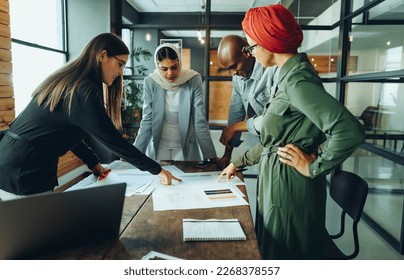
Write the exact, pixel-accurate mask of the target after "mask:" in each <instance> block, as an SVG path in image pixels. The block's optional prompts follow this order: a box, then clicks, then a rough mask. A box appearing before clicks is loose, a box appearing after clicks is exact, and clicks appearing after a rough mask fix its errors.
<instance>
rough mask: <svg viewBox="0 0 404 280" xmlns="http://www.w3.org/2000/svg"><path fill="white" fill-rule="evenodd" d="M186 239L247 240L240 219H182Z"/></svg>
mask: <svg viewBox="0 0 404 280" xmlns="http://www.w3.org/2000/svg"><path fill="white" fill-rule="evenodd" d="M182 226H183V236H184V241H234V240H246V239H247V238H246V236H245V234H244V231H243V229H242V228H241V225H240V222H239V220H238V219H207V220H197V219H182Z"/></svg>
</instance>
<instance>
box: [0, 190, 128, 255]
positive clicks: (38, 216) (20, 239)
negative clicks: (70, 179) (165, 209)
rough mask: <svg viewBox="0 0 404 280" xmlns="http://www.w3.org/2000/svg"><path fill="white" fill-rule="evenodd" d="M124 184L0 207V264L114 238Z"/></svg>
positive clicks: (16, 201) (29, 198) (40, 197)
mask: <svg viewBox="0 0 404 280" xmlns="http://www.w3.org/2000/svg"><path fill="white" fill-rule="evenodd" d="M125 189H126V183H119V184H112V185H105V186H98V187H92V188H86V189H81V190H74V191H69V192H61V193H48V194H43V195H37V196H30V197H26V198H21V199H16V200H9V201H4V202H0V259H31V258H38V257H41V256H45V255H46V254H51V253H55V252H58V251H60V250H63V249H69V248H72V247H75V246H79V245H84V244H88V243H93V242H97V241H101V240H106V239H115V238H118V236H119V228H120V223H121V217H122V208H123V202H124V199H125Z"/></svg>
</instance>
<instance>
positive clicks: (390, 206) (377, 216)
mask: <svg viewBox="0 0 404 280" xmlns="http://www.w3.org/2000/svg"><path fill="white" fill-rule="evenodd" d="M220 133H221V131H212V138H213V140H214V143H219V142H218V141H217V140H218V139H219V137H220ZM248 142H249V140H248V139H247V141H246V143H243V144H242V145H243V146H241V147H240V148H238V149H235V150H234V153H233V155H237V154H240V153H243V152H244V151H245V149H246V148H248ZM216 150H217V152H218V156H219V157H220V156H222V153H223V151H224V149H223V146H221V144H220V143H219V144H218V145H217V146H216ZM355 168H356V169H355ZM343 169H344V170H349V171H354V172H355V173H357V174H358V175H360V176H362V177H363V178H364V179H365V180H366V181H367V182H368V184H369V188H370V191H369V195H368V198H367V201H366V203H365V209H364V211H365V212H366V213H367V214H368V215H369V216H370V217H372V218H373V219H374V220H376V221H377V222H378V223H379V224H380V225H382V226H383V228H385V229H386V230H388V231H389V232H390V233H391V234H392V235H393V236H394V237H396V238H397V239H399V237H400V229H401V222H402V215H403V199H404V194H403V193H402V190H404V183H403V182H404V168H403V167H402V166H400V165H397V164H394V163H392V162H389V161H387V160H384V159H381V158H380V157H377V156H374V155H371V154H369V153H367V152H365V151H359V152H358V153H355V154H354V155H353V157H351V158H350V159H349V160H347V161H346V163H345V164H344V166H343ZM246 173H256V169H255V167H252V168H251V167H250V168H249V170H248V171H247V172H246ZM245 182H246V186H247V192H248V196H249V199H250V204H251V212H252V215H253V218H254V216H255V215H254V214H255V198H256V194H255V191H256V180H255V179H246V180H245ZM397 191H398V193H397ZM339 219H340V209H339V207H338V206H337V205H336V204H335V202H334V201H333V200H332V199H331V198H330V197H328V199H327V213H326V226H327V230H328V231H329V232H330V233H336V232H337V231H338V229H339V228H338V225H339ZM347 222H348V223H347V228H346V233H345V235H344V237H342V238H340V240H338V241H337V242H336V243H337V245H338V246H339V247H340V248H341V249H342V250H343V251H344V252H346V253H348V254H349V253H351V252H352V249H353V239H352V226H351V223H350V220H349V219H347ZM358 232H359V242H360V251H359V255H358V256H357V258H356V259H358V260H404V255H401V254H400V253H398V251H397V250H396V249H394V248H393V247H392V246H391V245H390V244H389V243H388V242H387V241H385V239H383V238H382V237H381V236H380V235H379V234H378V233H377V232H375V230H374V229H373V228H372V227H370V226H369V225H368V224H367V223H366V222H365V221H363V220H361V221H360V223H359V225H358Z"/></svg>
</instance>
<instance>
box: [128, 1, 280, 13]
mask: <svg viewBox="0 0 404 280" xmlns="http://www.w3.org/2000/svg"><path fill="white" fill-rule="evenodd" d="M127 1H128V3H129V4H131V5H132V6H133V7H134V8H135V9H136V10H137V11H139V12H157V13H166V12H203V11H205V3H206V1H205V0H127ZM278 2H281V1H279V0H212V1H211V10H212V11H213V12H246V11H247V10H248V9H250V8H252V7H258V6H267V5H270V4H276V3H278Z"/></svg>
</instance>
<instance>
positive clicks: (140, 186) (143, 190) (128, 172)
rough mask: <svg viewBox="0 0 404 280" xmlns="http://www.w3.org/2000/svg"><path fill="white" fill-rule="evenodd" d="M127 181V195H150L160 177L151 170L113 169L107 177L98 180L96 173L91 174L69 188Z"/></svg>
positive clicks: (74, 188)
mask: <svg viewBox="0 0 404 280" xmlns="http://www.w3.org/2000/svg"><path fill="white" fill-rule="evenodd" d="M122 182H125V183H126V184H127V187H126V193H125V196H132V195H149V194H151V193H152V192H153V191H154V190H155V189H156V187H157V185H159V184H160V183H159V178H158V177H157V176H155V175H152V174H150V173H149V172H144V171H141V170H139V169H115V170H111V171H110V172H109V173H108V175H107V177H106V178H105V179H102V180H101V181H98V180H97V177H96V176H95V175H89V176H88V177H86V178H84V179H83V180H81V181H80V182H78V183H77V184H75V185H73V186H72V187H71V188H69V189H68V190H76V189H83V188H91V187H96V186H103V185H110V184H115V183H122Z"/></svg>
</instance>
